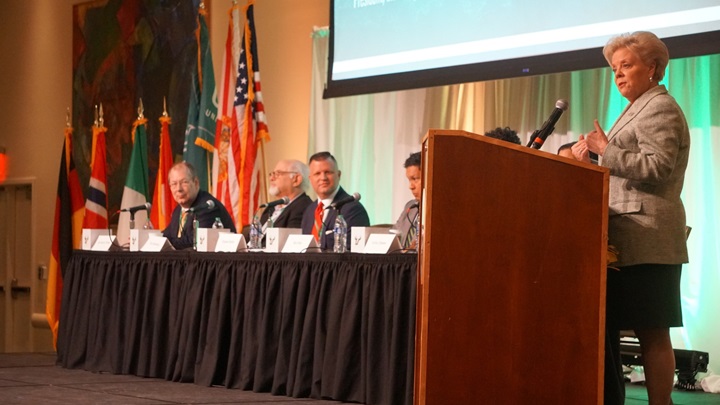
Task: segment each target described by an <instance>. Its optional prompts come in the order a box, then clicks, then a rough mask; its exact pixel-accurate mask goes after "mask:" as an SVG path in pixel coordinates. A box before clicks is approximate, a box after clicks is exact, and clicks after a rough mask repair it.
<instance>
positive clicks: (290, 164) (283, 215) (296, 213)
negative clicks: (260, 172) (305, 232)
mask: <svg viewBox="0 0 720 405" xmlns="http://www.w3.org/2000/svg"><path fill="white" fill-rule="evenodd" d="M309 176H310V169H308V167H307V165H305V163H303V162H300V161H299V160H281V161H279V162H278V163H277V164H276V165H275V170H273V171H272V172H270V189H269V190H268V192H269V193H270V195H271V196H273V197H276V198H283V197H287V198H288V199H289V200H290V202H289V203H288V204H286V205H276V206H274V207H268V208H266V209H265V211H263V213H262V215H261V216H260V223H262V224H263V228H266V227H268V226H270V225H269V224H268V219H269V218H270V219H272V226H273V227H275V228H300V225H302V218H303V213H304V212H305V208H307V206H308V205H310V204H312V199H310V197H308V195H307V194H305V191H306V190H307V188H308V186H309V184H310V180H309Z"/></svg>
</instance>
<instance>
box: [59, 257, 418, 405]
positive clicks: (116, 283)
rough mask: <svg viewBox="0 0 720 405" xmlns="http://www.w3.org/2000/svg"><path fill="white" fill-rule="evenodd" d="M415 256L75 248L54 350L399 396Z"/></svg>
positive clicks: (339, 391)
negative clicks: (119, 250) (160, 251)
mask: <svg viewBox="0 0 720 405" xmlns="http://www.w3.org/2000/svg"><path fill="white" fill-rule="evenodd" d="M416 266H417V257H416V256H415V255H406V254H397V255H360V254H352V253H348V254H342V255H340V254H328V253H324V254H319V253H318V254H315V253H306V254H267V253H239V254H228V253H196V252H168V253H129V252H123V253H99V252H86V251H76V252H75V253H74V254H73V257H72V259H71V260H70V263H69V265H68V268H67V269H66V271H65V272H64V275H63V278H64V288H63V297H62V307H61V315H60V331H59V336H58V347H57V350H58V363H59V364H60V365H61V366H63V367H66V368H81V369H85V370H89V371H104V372H111V373H116V374H134V375H138V376H145V377H159V378H165V379H168V380H172V381H182V382H194V383H196V384H200V385H207V386H209V385H222V386H226V387H228V388H238V389H243V390H253V391H256V392H272V393H273V394H276V395H287V396H292V397H312V398H327V399H335V400H341V401H353V402H361V403H367V404H408V405H409V404H411V403H412V391H413V356H414V347H415V344H414V343H415V294H416Z"/></svg>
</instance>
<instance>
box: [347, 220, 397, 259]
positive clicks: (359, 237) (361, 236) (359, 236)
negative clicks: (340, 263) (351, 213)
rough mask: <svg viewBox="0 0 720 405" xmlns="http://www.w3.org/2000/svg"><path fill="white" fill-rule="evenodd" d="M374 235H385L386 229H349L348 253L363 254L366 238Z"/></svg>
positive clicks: (363, 227)
mask: <svg viewBox="0 0 720 405" xmlns="http://www.w3.org/2000/svg"><path fill="white" fill-rule="evenodd" d="M376 233H380V234H387V233H388V229H387V228H381V227H373V226H353V227H352V228H350V251H351V252H353V253H364V252H365V244H366V243H367V240H368V238H369V237H370V235H372V234H376Z"/></svg>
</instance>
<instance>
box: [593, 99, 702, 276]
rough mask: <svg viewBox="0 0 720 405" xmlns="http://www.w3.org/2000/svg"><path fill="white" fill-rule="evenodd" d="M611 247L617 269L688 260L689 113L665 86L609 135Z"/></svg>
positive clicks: (632, 107)
mask: <svg viewBox="0 0 720 405" xmlns="http://www.w3.org/2000/svg"><path fill="white" fill-rule="evenodd" d="M608 139H609V144H608V145H607V148H606V149H605V152H604V154H603V156H602V165H603V166H605V167H607V168H609V169H610V209H609V214H610V218H609V223H608V237H609V244H611V245H613V246H615V247H616V248H617V249H618V251H619V257H618V259H619V262H618V263H616V265H617V266H630V265H634V264H642V263H648V264H649V263H654V264H681V263H687V262H688V253H687V245H686V242H685V239H686V237H685V225H686V224H685V208H684V207H683V203H682V201H681V200H680V192H681V191H682V187H683V181H684V179H685V169H686V168H687V164H688V155H689V153H690V131H689V130H688V125H687V122H686V121H685V115H684V114H683V112H682V110H680V107H679V106H678V104H677V103H676V102H675V99H674V98H673V97H672V96H670V95H669V94H668V92H667V89H666V88H665V86H662V85H659V86H656V87H654V88H652V89H650V90H648V91H647V92H645V94H643V95H642V96H640V97H639V98H638V99H637V100H635V102H634V103H632V104H630V105H629V106H628V107H627V108H625V110H624V111H623V113H622V114H621V115H620V118H618V120H617V121H616V122H615V124H614V125H613V127H612V128H611V129H610V132H609V133H608Z"/></svg>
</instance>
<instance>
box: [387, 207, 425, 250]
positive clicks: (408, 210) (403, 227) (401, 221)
mask: <svg viewBox="0 0 720 405" xmlns="http://www.w3.org/2000/svg"><path fill="white" fill-rule="evenodd" d="M418 213H419V212H418V201H417V200H415V199H414V198H413V199H412V200H410V201H408V202H407V203H406V204H405V208H403V211H402V212H401V213H400V216H399V217H398V219H397V221H396V222H395V226H393V229H394V230H396V231H398V235H399V238H400V245H401V246H402V245H403V244H404V243H405V239H406V238H407V234H408V231H409V230H410V227H411V226H413V221H414V220H415V217H417V215H418Z"/></svg>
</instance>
